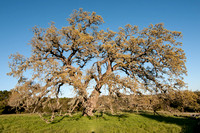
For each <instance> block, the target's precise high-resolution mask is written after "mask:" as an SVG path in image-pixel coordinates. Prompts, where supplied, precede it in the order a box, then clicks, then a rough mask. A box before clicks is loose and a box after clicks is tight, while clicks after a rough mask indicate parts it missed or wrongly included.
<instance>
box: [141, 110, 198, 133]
mask: <svg viewBox="0 0 200 133" xmlns="http://www.w3.org/2000/svg"><path fill="white" fill-rule="evenodd" d="M140 115H141V116H144V117H147V118H150V119H153V120H156V121H159V122H165V123H170V124H176V125H179V126H181V127H182V131H181V132H183V133H199V132H200V127H199V125H198V120H197V119H191V118H185V117H173V116H164V115H153V114H149V113H141V114H140Z"/></svg>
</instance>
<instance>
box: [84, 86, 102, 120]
mask: <svg viewBox="0 0 200 133" xmlns="http://www.w3.org/2000/svg"><path fill="white" fill-rule="evenodd" d="M99 95H100V91H97V90H96V89H95V90H93V91H92V94H91V95H90V97H89V98H88V100H87V102H86V103H85V107H84V110H83V115H84V116H93V110H94V109H95V108H96V105H97V102H98V99H99Z"/></svg>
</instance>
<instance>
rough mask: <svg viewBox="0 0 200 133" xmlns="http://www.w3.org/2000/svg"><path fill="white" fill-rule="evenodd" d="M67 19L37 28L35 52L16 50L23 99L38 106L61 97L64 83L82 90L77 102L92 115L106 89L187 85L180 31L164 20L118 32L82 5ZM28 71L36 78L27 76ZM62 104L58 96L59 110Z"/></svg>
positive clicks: (13, 70)
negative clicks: (27, 53)
mask: <svg viewBox="0 0 200 133" xmlns="http://www.w3.org/2000/svg"><path fill="white" fill-rule="evenodd" d="M67 21H68V23H69V25H68V26H65V27H62V28H61V29H57V28H56V27H55V25H54V23H51V25H50V26H49V27H48V28H39V27H34V28H33V33H34V36H33V38H32V40H31V42H30V44H29V45H31V47H32V54H31V56H30V57H29V58H27V57H25V56H23V55H21V54H19V53H17V54H13V55H11V59H12V61H11V62H10V68H11V72H10V73H8V74H9V75H10V76H13V77H16V78H18V79H19V83H18V85H17V87H16V89H15V90H14V91H15V92H19V93H21V92H22V91H23V96H24V97H23V98H24V99H34V100H35V101H34V102H33V103H34V105H35V107H36V108H37V106H36V105H39V104H40V105H41V104H42V105H43V106H44V103H49V102H50V101H51V100H50V99H51V98H56V99H58V97H59V94H60V93H61V87H62V86H64V85H68V86H72V87H73V89H74V91H75V92H76V94H77V96H76V99H75V100H74V103H73V105H74V107H75V106H77V105H78V104H79V105H80V103H81V106H82V107H83V108H84V113H83V114H84V115H89V116H91V115H92V114H93V113H92V111H93V110H94V109H95V107H96V103H97V101H98V97H99V95H100V94H101V91H102V89H103V88H105V89H107V90H108V92H109V95H117V96H119V95H120V93H122V92H125V93H132V94H135V95H136V94H142V93H144V92H151V93H164V92H166V91H167V90H169V89H174V88H181V87H184V85H185V83H184V81H183V77H184V75H185V74H186V73H187V71H186V66H185V62H186V57H185V53H184V51H183V49H182V48H181V45H182V43H181V42H179V40H180V38H181V37H182V34H181V32H177V31H170V30H167V29H166V28H164V24H163V23H159V24H155V25H153V24H150V25H149V26H148V27H147V28H144V29H142V30H139V28H138V26H132V25H130V24H127V25H125V26H124V27H120V28H119V30H118V31H116V32H114V31H112V30H110V29H107V30H103V29H100V28H99V26H100V25H101V24H103V23H104V21H103V18H102V17H101V16H100V15H97V14H96V13H95V12H92V13H90V12H87V11H83V9H79V10H78V11H77V10H74V12H73V13H72V14H71V16H70V18H69V19H67ZM28 70H30V72H32V73H31V77H25V76H24V72H26V71H28ZM91 83H93V85H91ZM30 85H33V87H30ZM27 86H28V87H27ZM36 86H37V87H36ZM65 88H66V89H68V87H66V86H65ZM91 88H92V89H93V91H92V93H91V94H90V93H88V89H91ZM24 93H26V94H24ZM33 97H37V98H33ZM21 98H22V97H21ZM36 99H37V100H36ZM44 99H45V100H44ZM46 105H49V104H46ZM25 106H27V105H25ZM51 107H52V106H51ZM59 107H60V105H59V99H58V100H57V104H56V107H54V110H55V108H59ZM36 110H37V109H36ZM71 111H73V108H72V110H71Z"/></svg>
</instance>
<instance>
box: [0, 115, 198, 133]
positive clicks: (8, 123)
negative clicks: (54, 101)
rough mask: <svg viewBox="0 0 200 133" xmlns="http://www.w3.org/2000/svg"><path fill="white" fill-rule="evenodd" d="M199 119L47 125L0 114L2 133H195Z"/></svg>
mask: <svg viewBox="0 0 200 133" xmlns="http://www.w3.org/2000/svg"><path fill="white" fill-rule="evenodd" d="M197 122H198V121H197V120H193V119H188V118H181V117H180V118H178V117H172V116H165V115H162V116H154V115H153V114H150V113H140V114H136V113H123V114H119V115H110V114H105V115H104V116H103V117H99V116H98V115H96V116H94V117H91V118H89V117H82V116H81V114H76V115H74V116H72V117H64V118H63V119H61V118H57V119H56V120H55V121H54V122H53V123H51V124H46V123H45V122H44V121H42V120H41V119H40V117H39V116H37V115H31V114H18V115H0V132H2V133H8V132H11V133H17V132H19V133H26V132H27V133H29V132H40V133H61V132H63V133H147V132H152V133H156V132H158V133H178V132H189V133H192V132H195V130H196V131H197V129H196V125H197Z"/></svg>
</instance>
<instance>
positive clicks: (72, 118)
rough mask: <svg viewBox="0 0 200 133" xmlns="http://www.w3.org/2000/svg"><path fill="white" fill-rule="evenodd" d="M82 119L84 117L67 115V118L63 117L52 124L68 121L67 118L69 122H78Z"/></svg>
mask: <svg viewBox="0 0 200 133" xmlns="http://www.w3.org/2000/svg"><path fill="white" fill-rule="evenodd" d="M81 117H82V115H74V116H68V115H66V116H62V117H59V118H56V119H55V120H54V121H52V122H51V124H56V123H59V122H61V121H62V120H63V119H66V118H67V120H68V121H78V120H79V119H80V118H81Z"/></svg>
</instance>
